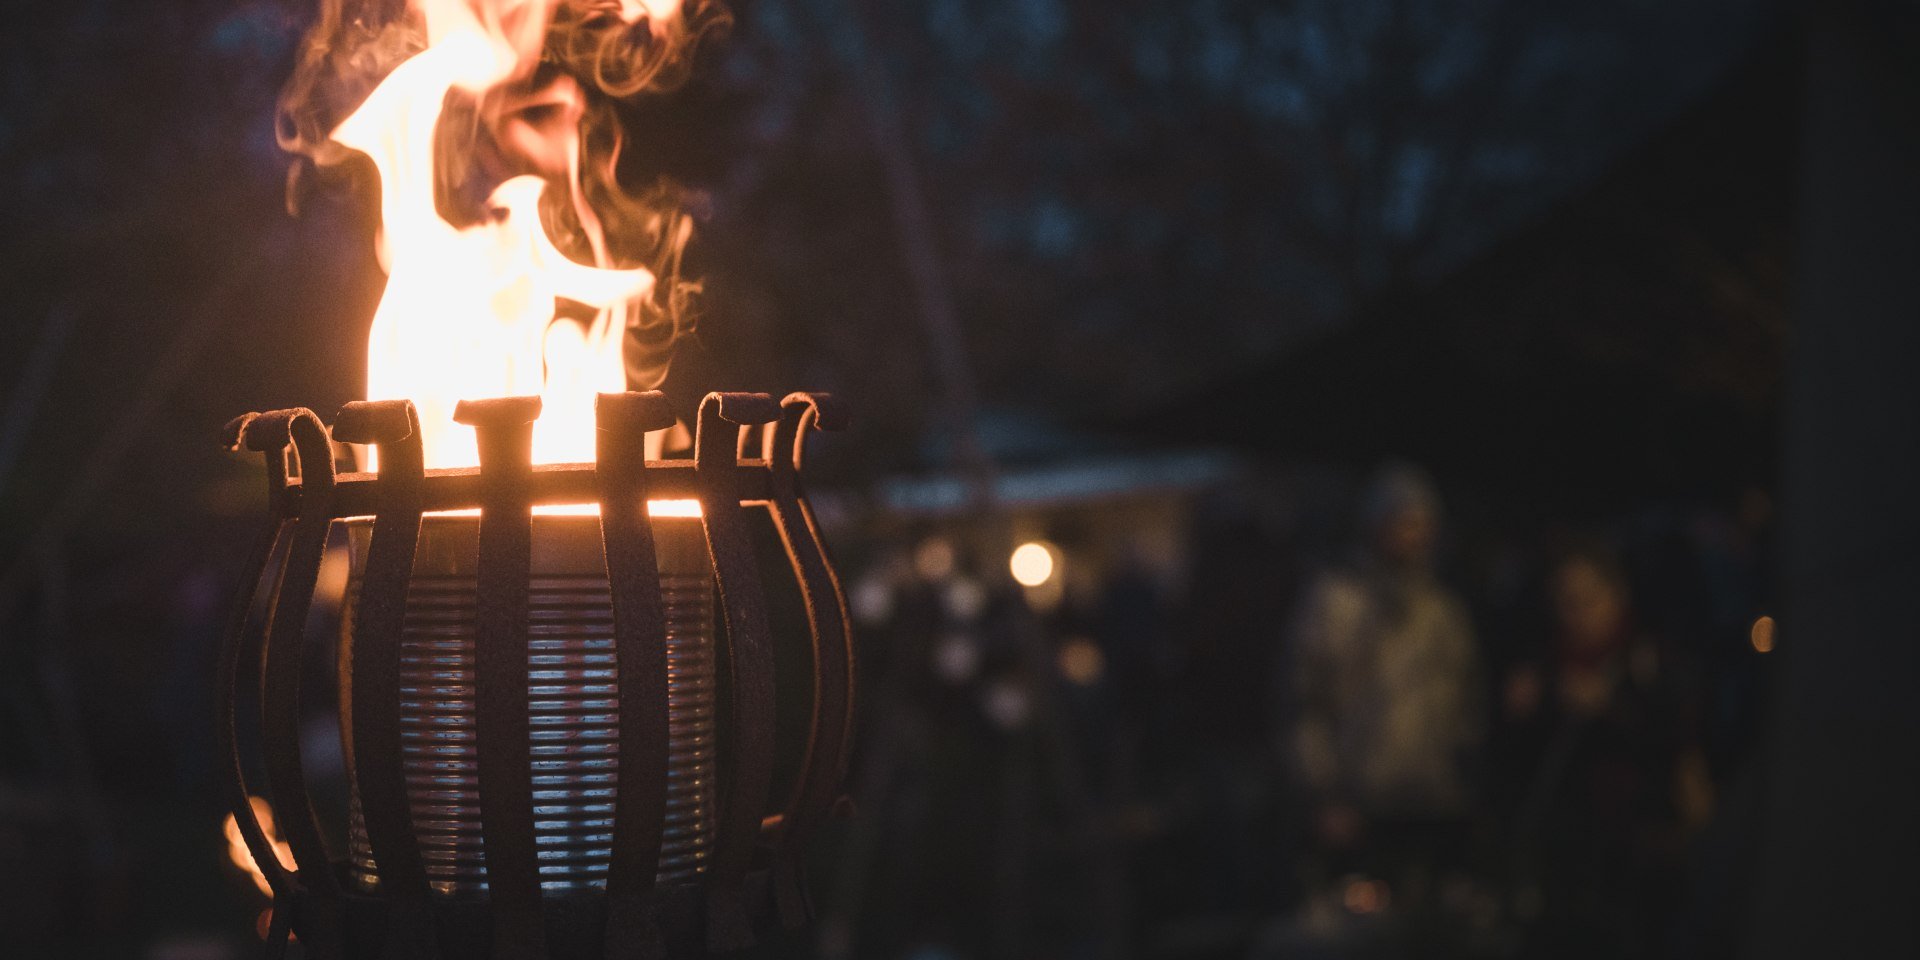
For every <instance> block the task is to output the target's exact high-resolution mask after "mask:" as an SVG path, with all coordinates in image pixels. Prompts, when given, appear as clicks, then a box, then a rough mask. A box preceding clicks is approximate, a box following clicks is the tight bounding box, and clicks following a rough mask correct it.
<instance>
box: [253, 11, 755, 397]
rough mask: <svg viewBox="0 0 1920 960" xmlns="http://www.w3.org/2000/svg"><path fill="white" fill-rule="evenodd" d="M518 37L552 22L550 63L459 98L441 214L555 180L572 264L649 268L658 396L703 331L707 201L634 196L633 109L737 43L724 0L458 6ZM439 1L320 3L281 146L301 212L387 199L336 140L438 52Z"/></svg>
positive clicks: (645, 332)
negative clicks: (409, 68) (391, 81)
mask: <svg viewBox="0 0 1920 960" xmlns="http://www.w3.org/2000/svg"><path fill="white" fill-rule="evenodd" d="M448 2H451V3H453V4H454V5H456V6H460V5H464V11H463V12H464V13H465V14H466V15H470V16H473V17H476V18H478V19H479V20H480V21H482V22H484V23H487V24H489V25H501V30H502V32H503V34H504V33H508V32H511V31H514V30H524V29H525V28H527V27H528V26H532V27H534V28H537V27H538V25H539V24H540V23H544V24H545V29H544V34H543V36H542V37H541V38H540V41H539V44H538V53H537V57H529V58H528V63H527V64H526V65H525V66H526V69H523V70H521V71H519V72H518V73H516V75H515V76H513V77H512V78H510V79H509V80H507V81H505V82H502V83H499V84H497V85H495V86H492V87H490V88H488V89H485V90H481V91H475V92H471V93H469V92H461V91H456V92H455V93H453V94H450V95H449V98H448V103H447V105H446V111H445V113H444V115H443V116H442V118H441V122H440V127H439V129H438V131H437V132H436V143H435V203H436V206H437V207H438V208H439V210H440V211H441V215H442V216H443V217H444V218H445V219H446V220H447V221H448V222H450V223H452V224H454V225H456V226H462V225H466V224H470V223H473V222H476V221H478V220H480V219H482V218H484V217H487V216H489V215H490V213H489V211H488V210H487V209H486V206H485V201H486V198H487V197H488V196H489V195H490V194H491V192H492V190H493V188H494V187H495V186H497V185H498V184H500V183H501V182H503V181H505V180H507V179H509V178H510V177H513V176H516V175H520V174H527V173H532V174H535V175H538V176H541V177H543V178H545V179H547V180H548V181H549V183H550V189H548V190H547V192H546V195H545V200H544V202H543V204H542V209H541V211H540V212H541V219H542V222H543V223H544V225H545V226H546V228H547V232H548V234H549V235H550V236H551V237H552V238H553V240H554V242H555V244H556V245H557V246H558V247H559V248H560V249H561V250H562V251H563V252H564V253H566V254H567V255H568V256H569V257H571V258H573V259H575V260H578V261H580V262H583V263H591V264H594V265H597V266H608V267H645V268H647V269H648V270H650V271H652V273H653V274H654V276H655V277H656V278H657V282H656V284H655V287H654V290H653V293H652V294H651V295H650V296H649V297H648V298H646V299H644V300H641V301H638V302H636V303H635V304H633V305H632V306H631V307H629V308H628V316H627V317H626V329H627V337H626V343H627V350H626V355H627V358H628V364H627V366H628V371H629V373H628V379H629V385H630V386H632V387H635V388H647V387H652V386H654V385H656V384H657V382H658V380H659V379H660V378H661V377H662V376H664V373H665V363H666V358H667V357H668V356H669V355H670V353H671V347H672V344H673V342H674V341H675V340H677V339H678V337H679V336H680V335H681V334H683V333H685V332H686V331H688V330H690V329H691V327H692V323H693V317H694V310H693V305H694V301H695V298H696V295H697V294H698V292H699V285H698V284H697V283H695V282H693V281H691V280H689V279H687V278H686V277H684V276H683V275H682V273H681V256H682V253H683V251H684V249H685V245H686V242H687V239H688V237H689V236H690V235H691V232H692V212H693V211H695V210H697V209H698V207H699V206H700V199H701V198H699V197H698V196H695V195H693V194H691V193H690V192H689V191H687V190H686V189H685V188H683V187H682V186H681V185H679V184H676V183H673V182H671V181H669V180H667V179H665V178H660V179H656V180H654V181H652V182H648V183H641V184H633V183H623V182H622V181H621V179H620V176H619V164H620V156H621V152H622V150H623V148H624V147H625V144H626V141H627V136H628V131H627V130H626V129H624V127H623V124H622V121H621V117H620V111H619V107H620V104H621V103H622V101H633V100H637V99H640V98H644V97H648V96H655V95H659V94H661V93H665V92H668V91H671V90H673V89H675V88H677V87H678V86H680V85H681V84H683V83H684V82H685V81H686V79H687V77H688V76H689V74H690V72H691V69H692V65H693V60H694V55H695V53H696V52H697V50H698V49H699V47H700V45H701V42H702V41H703V40H705V39H707V38H709V37H712V36H715V35H718V34H722V33H724V32H725V31H726V30H727V29H728V28H729V27H730V26H731V24H732V15H731V14H730V12H729V11H728V10H727V9H726V8H725V7H724V6H723V5H722V4H720V3H719V2H716V0H442V3H448ZM426 6H428V4H427V3H426V2H423V0H319V8H318V15H317V17H316V19H315V20H314V22H313V25H312V26H311V27H310V28H309V29H308V31H307V33H306V36H305V37H304V39H303V40H302V42H301V44H300V46H299V50H298V53H297V60H296V62H295V66H294V70H293V74H292V76H291V77H290V78H289V79H288V81H287V83H286V85H285V87H284V88H283V89H282V91H281V95H280V103H279V115H278V129H277V135H278V139H279V142H280V146H281V147H282V148H283V149H285V150H286V151H288V152H289V153H291V154H293V155H294V161H293V165H292V168H291V169H290V170H289V175H288V182H287V205H288V209H289V210H290V211H292V212H294V213H295V214H298V212H299V210H300V209H301V207H302V206H303V205H304V204H305V202H307V201H308V200H309V199H311V198H312V197H313V196H314V195H316V194H320V193H338V192H343V191H344V192H349V193H355V192H358V193H365V192H368V191H374V190H377V189H378V184H377V178H375V177H372V176H369V175H368V171H367V170H366V165H364V164H361V163H357V162H354V161H355V160H356V158H358V157H360V154H358V153H357V152H356V151H353V150H350V149H348V148H346V147H344V146H342V145H341V144H339V143H338V142H335V141H334V140H332V139H331V134H332V132H333V130H334V129H335V127H336V126H337V125H338V124H339V123H340V122H341V121H342V120H343V119H345V118H346V117H347V116H348V115H350V114H351V113H352V112H353V111H354V110H355V109H356V108H357V107H358V106H359V105H360V103H361V102H362V101H363V100H364V99H365V98H366V96H367V95H368V93H370V92H371V91H372V90H373V88H374V87H375V86H376V85H378V84H379V83H380V81H381V80H382V79H383V78H385V77H386V76H387V74H388V73H390V72H392V70H393V69H394V68H395V67H396V66H398V65H400V64H401V63H402V62H404V61H406V60H407V59H408V58H410V57H412V56H413V55H415V54H416V53H418V52H420V51H421V50H423V49H425V48H426V46H427V43H428V30H429V23H428V21H429V17H428V15H427V13H426V11H425V10H424V8H425V7H426Z"/></svg>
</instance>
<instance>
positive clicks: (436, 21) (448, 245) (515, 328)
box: [332, 0, 679, 467]
mask: <svg viewBox="0 0 1920 960" xmlns="http://www.w3.org/2000/svg"><path fill="white" fill-rule="evenodd" d="M555 5H556V4H555V0H493V2H481V0H415V5H414V9H415V10H416V11H417V12H418V13H419V14H420V16H421V19H422V20H423V21H424V23H425V30H426V38H427V46H426V48H425V49H423V50H421V51H419V52H418V53H416V54H414V55H413V56H412V57H410V58H408V59H407V60H405V61H404V62H402V63H401V64H400V65H399V66H397V67H395V68H394V69H393V70H392V72H390V73H388V74H387V76H386V77H385V78H384V79H383V80H381V81H380V83H379V85H378V86H376V87H375V88H374V89H373V92H372V93H370V94H369V95H368V96H367V98H366V99H365V100H364V101H363V102H362V103H361V104H360V106H359V108H358V109H356V110H354V111H353V113H352V114H351V115H350V116H348V117H347V118H346V119H345V120H344V121H342V122H341V123H340V124H339V126H337V127H335V128H334V130H333V133H332V139H333V140H334V141H335V142H336V143H338V144H340V145H341V146H344V147H347V148H350V149H352V150H357V151H359V152H361V153H364V154H365V155H366V156H367V157H369V158H370V159H371V160H372V161H373V165H374V167H375V168H376V169H377V170H378V172H379V175H380V186H381V203H380V215H381V221H382V222H381V235H380V237H379V240H378V243H379V252H380V260H381V263H382V265H383V266H384V267H385V268H386V270H387V274H388V279H387V287H386V292H385V293H384V295H383V296H382V297H381V300H380V305H379V307H378V309H376V311H375V312H374V317H373V325H372V331H371V334H370V337H369V342H368V351H367V396H368V397H369V398H370V399H376V400H379V399H410V400H412V401H413V402H414V403H415V405H417V406H418V407H419V409H420V419H421V433H422V440H423V442H424V445H425V453H426V461H427V465H428V466H430V467H460V466H472V465H475V464H477V463H478V453H477V451H476V449H475V446H474V440H473V434H472V431H471V429H469V428H466V427H463V426H460V425H459V424H456V423H454V422H453V407H454V404H455V403H457V402H458V401H460V400H463V399H472V398H481V397H498V396H518V395H533V394H538V395H540V396H541V398H542V399H543V401H544V412H543V414H542V416H541V418H540V420H539V421H538V422H537V423H536V424H535V426H534V460H535V462H537V463H561V462H581V461H590V460H592V459H593V452H594V427H593V399H594V395H595V394H596V393H601V392H615V391H620V390H624V389H626V371H625V364H624V360H623V357H622V352H621V345H622V342H623V340H624V338H625V333H626V326H625V318H626V315H627V308H628V307H629V306H630V305H631V304H633V303H634V302H636V301H638V300H640V299H641V298H644V297H647V296H648V295H649V294H650V293H651V292H652V290H653V287H654V284H655V277H654V275H653V273H652V272H651V271H649V270H647V269H646V268H644V267H627V268H615V267H614V266H612V265H611V258H610V256H609V255H608V253H607V243H606V238H605V236H604V234H603V232H602V230H601V227H600V220H599V217H598V216H597V215H596V212H595V211H594V210H593V208H592V207H591V205H590V204H588V203H587V200H586V197H585V191H584V190H583V189H581V182H582V181H581V175H580V174H581V169H580V166H581V142H580V129H579V120H580V116H581V114H582V112H583V111H584V109H585V101H584V94H583V92H582V90H581V89H580V87H579V84H578V83H577V82H575V81H573V80H571V79H569V78H567V77H565V76H564V75H562V76H560V77H557V78H556V77H549V78H544V82H538V83H536V82H535V81H536V80H537V79H541V78H536V72H537V68H538V67H539V64H540V56H541V50H542V48H543V44H544V42H545V39H546V36H547V32H548V30H549V28H550V27H551V25H552V20H553V15H554V8H555ZM678 7H679V4H678V0H653V2H649V3H631V2H628V3H622V4H621V16H622V18H623V19H627V20H628V21H629V22H631V21H632V19H637V18H638V17H639V16H641V15H645V16H647V17H648V22H649V25H650V26H651V27H653V28H654V29H661V30H664V29H667V28H668V26H669V25H670V24H671V21H672V19H673V18H674V17H675V16H677V14H678ZM462 93H464V94H468V95H471V96H474V97H477V98H482V104H483V108H482V109H483V115H488V116H491V117H493V118H494V122H495V125H496V135H497V137H498V139H499V140H500V141H501V143H502V144H503V146H504V147H505V148H506V149H508V150H511V151H512V152H514V153H515V154H517V155H518V158H519V159H520V160H521V161H522V163H523V164H524V165H526V166H529V167H532V168H533V169H535V170H538V171H539V172H540V173H541V174H546V175H547V176H541V175H536V174H533V173H525V174H521V175H518V176H514V177H511V178H509V179H507V180H506V181H505V182H503V183H501V184H499V185H498V186H497V187H496V188H494V190H493V191H492V193H491V194H490V196H489V198H488V201H487V205H486V211H485V214H484V216H483V217H482V218H481V219H480V220H479V222H477V223H473V224H470V225H466V226H455V225H454V224H452V223H450V222H448V220H447V219H446V217H445V216H444V215H443V214H442V212H441V209H440V205H439V202H438V199H437V190H438V188H439V187H440V186H441V184H440V181H439V180H438V179H437V176H438V170H439V164H440V161H441V157H440V156H439V154H438V153H437V152H436V136H437V135H438V134H439V132H440V128H441V126H442V121H443V118H444V117H445V114H446V111H447V104H448V102H449V97H450V95H457V94H462ZM549 178H552V179H549ZM561 178H564V181H565V183H566V185H567V186H568V188H569V189H568V192H569V194H570V196H569V197H568V198H567V199H568V201H569V203H570V205H571V207H572V208H573V213H574V214H575V216H576V217H577V218H578V220H579V223H580V225H581V228H582V230H583V232H584V233H585V234H586V237H587V240H588V244H589V246H590V248H591V249H592V251H593V253H594V259H595V261H596V262H595V263H594V264H593V265H586V264H582V263H577V262H575V261H574V260H572V259H570V258H569V257H568V256H567V255H566V254H564V253H563V252H561V251H560V249H559V248H558V247H557V246H556V245H555V243H554V241H553V238H552V237H550V236H549V235H548V232H547V228H546V226H545V225H544V224H543V222H542V219H541V207H542V201H543V200H544V199H546V195H547V192H548V190H549V188H550V186H551V185H552V183H553V180H554V179H561ZM562 300H566V301H573V302H575V303H578V304H583V305H585V306H586V307H588V308H590V309H591V310H592V311H593V314H592V318H591V319H590V320H587V321H585V322H582V321H579V320H576V319H572V318H568V317H558V316H556V312H557V305H558V303H559V302H560V301H562Z"/></svg>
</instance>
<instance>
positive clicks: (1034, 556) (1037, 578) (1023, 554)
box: [1007, 543, 1054, 587]
mask: <svg viewBox="0 0 1920 960" xmlns="http://www.w3.org/2000/svg"><path fill="white" fill-rule="evenodd" d="M1007 568H1008V569H1009V570H1011V571H1012V572H1013V579H1014V581H1015V582H1017V583H1019V584H1020V585H1021V586H1023V587H1037V586H1040V585H1042V584H1044V583H1046V582H1047V581H1048V580H1051V579H1053V572H1054V570H1053V568H1054V562H1053V550H1052V549H1051V548H1049V547H1048V546H1047V545H1046V544H1044V543H1023V544H1021V545H1019V546H1018V547H1015V548H1014V550H1013V556H1012V558H1010V559H1009V560H1008V561H1007Z"/></svg>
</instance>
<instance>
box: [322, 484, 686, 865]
mask: <svg viewBox="0 0 1920 960" xmlns="http://www.w3.org/2000/svg"><path fill="white" fill-rule="evenodd" d="M343 523H344V525H345V526H346V527H347V530H348V537H349V543H350V546H351V548H352V549H351V554H352V562H351V565H350V568H349V571H350V572H349V574H348V580H347V605H348V607H347V610H346V611H345V613H346V617H345V622H346V623H347V624H349V626H348V628H347V634H346V635H345V636H343V638H342V642H341V645H340V651H341V657H342V658H343V660H348V658H351V656H352V647H353V640H352V636H351V632H352V631H351V626H350V625H351V624H352V622H353V609H352V608H353V606H354V605H355V603H356V601H357V599H358V596H359V592H360V582H361V580H360V578H361V574H362V571H363V570H364V567H365V561H366V551H367V546H368V543H369V538H370V535H371V532H372V522H371V521H370V520H366V519H354V520H347V521H343ZM652 524H653V532H654V542H655V548H656V552H657V555H658V558H659V568H660V591H661V600H662V602H663V606H664V609H665V613H666V642H667V673H668V676H667V689H668V707H667V710H668V757H669V759H668V767H667V779H668V789H667V814H666V823H665V833H664V836H663V838H662V839H663V844H662V849H661V860H660V867H659V874H658V882H659V883H661V884H679V883H687V882H691V881H693V880H694V879H696V878H697V877H698V876H699V875H700V874H701V873H703V872H704V871H705V869H706V860H707V856H708V852H709V848H710V846H711V843H712V836H713V805H714V800H713V796H714V755H713V751H714V704H713V699H714V642H713V635H714V610H713V575H712V568H711V566H710V564H709V561H708V558H707V550H706V541H705V534H704V533H703V531H702V529H701V525H700V521H699V520H698V519H697V518H684V517H654V518H652ZM478 554H479V519H478V518H477V517H473V516H427V517H425V518H423V520H422V525H421V535H420V543H419V549H418V552H417V554H416V556H415V560H414V566H413V577H412V579H411V581H410V582H409V584H408V592H407V609H406V619H405V622H404V625H403V627H402V630H401V639H400V671H401V676H400V698H401V700H400V728H401V759H402V764H403V766H404V769H405V771H406V791H407V799H408V801H409V804H410V806H411V809H412V815H413V828H414V835H415V837H416V839H417V840H418V843H419V847H420V854H421V858H422V860H423V861H424V865H425V867H426V873H427V878H428V882H429V883H430V884H431V886H432V888H433V890H434V892H435V893H436V894H437V895H439V896H442V897H447V898H475V897H483V896H484V894H485V891H486V889H487V879H486V878H487V868H486V861H485V857H484V848H483V844H482V840H481V831H480V805H479V803H480V801H479V780H478V776H479V755H478V752H477V750H476V745H475V712H474V663H473V642H474V593H475V580H474V574H475V565H476V562H477V557H478ZM528 587H529V589H528V595H527V611H528V617H527V620H528V636H527V647H528V656H527V671H528V680H529V694H530V705H529V712H530V719H531V728H532V729H531V737H532V743H531V744H530V747H531V756H532V766H533V791H534V795H533V799H534V827H535V843H536V845H537V846H536V849H537V854H538V857H539V864H540V867H539V870H540V877H541V887H542V889H543V890H544V891H545V892H546V893H547V894H548V895H549V896H554V895H559V894H564V893H566V892H569V891H573V890H578V889H583V888H591V887H604V886H605V884H606V875H607V863H608V861H609V859H610V858H611V852H612V851H611V845H612V841H613V808H614V798H615V793H616V790H615V771H616V770H617V769H618V766H619V762H620V758H619V752H618V751H619V747H618V733H617V725H618V719H619V711H620V700H619V687H618V676H617V672H616V666H615V661H614V639H613V607H612V598H611V596H610V594H609V591H608V586H607V573H606V560H605V553H604V552H603V548H602V545H601V540H600V520H599V518H598V517H593V516H549V515H536V516H535V517H534V518H533V542H532V556H531V576H530V578H529V584H528ZM343 675H344V673H343ZM344 706H345V705H344V704H343V707H344ZM341 713H342V717H343V718H344V720H345V722H346V725H347V729H346V730H345V731H344V732H345V734H346V739H347V743H348V745H349V761H351V752H350V751H351V744H352V730H351V724H352V714H351V710H350V709H344V708H343V710H342V711H341ZM352 769H353V766H352V763H351V762H349V764H348V770H349V772H350V773H351V771H352ZM349 779H350V781H351V777H350V778H349ZM350 785H351V783H350ZM348 846H349V852H350V855H351V860H352V875H353V880H354V883H355V884H356V885H357V886H358V887H359V888H360V889H361V890H363V891H367V892H371V891H373V890H377V889H378V886H379V875H380V871H379V865H378V864H376V863H375V862H374V860H373V855H372V851H371V849H370V848H369V845H368V842H367V836H366V828H365V823H364V821H363V819H362V817H361V811H360V802H359V791H358V788H357V786H354V789H352V791H351V803H350V808H349V817H348Z"/></svg>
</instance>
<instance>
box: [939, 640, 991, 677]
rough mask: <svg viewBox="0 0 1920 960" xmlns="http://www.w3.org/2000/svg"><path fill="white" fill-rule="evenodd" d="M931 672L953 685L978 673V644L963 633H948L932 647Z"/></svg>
mask: <svg viewBox="0 0 1920 960" xmlns="http://www.w3.org/2000/svg"><path fill="white" fill-rule="evenodd" d="M933 672H934V673H936V674H938V675H939V676H940V679H942V680H945V681H946V682H947V683H949V684H952V685H953V686H956V687H957V686H960V685H961V684H964V683H968V682H971V681H972V680H973V678H974V677H976V676H978V675H979V674H980V644H979V643H977V642H975V641H974V639H973V638H972V637H970V636H968V635H966V634H964V633H956V634H950V635H948V636H947V637H945V638H943V639H942V640H941V641H940V642H939V643H938V644H937V645H935V646H934V648H933Z"/></svg>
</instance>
